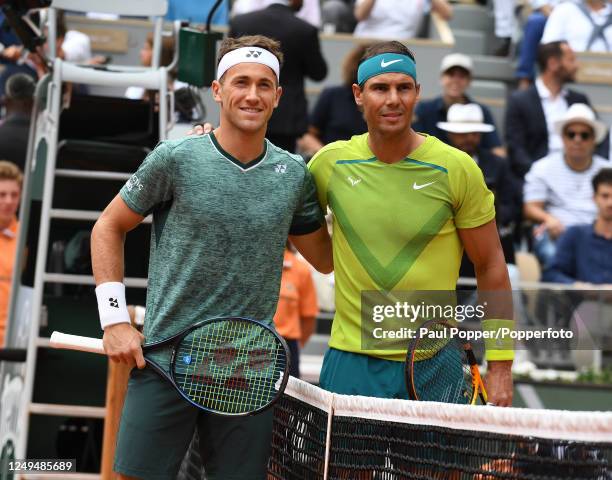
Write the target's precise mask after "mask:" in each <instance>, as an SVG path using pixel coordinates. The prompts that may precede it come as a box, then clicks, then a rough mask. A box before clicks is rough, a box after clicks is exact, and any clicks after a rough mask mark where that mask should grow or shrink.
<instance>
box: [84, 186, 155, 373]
mask: <svg viewBox="0 0 612 480" xmlns="http://www.w3.org/2000/svg"><path fill="white" fill-rule="evenodd" d="M143 219H144V217H142V216H141V215H138V214H137V213H135V212H134V211H132V210H131V209H130V208H129V207H128V206H127V205H126V204H125V202H124V201H123V199H122V198H121V197H120V196H119V195H117V196H116V197H115V198H114V199H113V200H112V201H111V203H110V204H109V205H108V206H107V207H106V209H105V210H104V212H102V215H100V218H99V219H98V221H97V222H96V224H95V225H94V228H93V230H92V232H91V262H92V267H93V272H94V279H95V281H96V285H100V284H102V283H105V282H123V273H124V269H123V247H124V243H125V234H126V233H127V232H129V231H130V230H132V229H134V228H136V226H138V224H140V223H141V222H142V221H143ZM143 339H144V337H143V336H142V334H141V333H140V332H138V331H137V330H136V329H135V328H133V327H132V326H131V325H130V324H127V323H117V324H115V325H109V326H107V327H106V328H105V329H104V339H103V340H104V350H105V351H106V353H107V355H108V356H109V357H110V358H111V359H112V360H113V361H115V362H123V363H126V364H133V363H134V362H135V363H136V365H137V366H138V368H144V366H145V361H144V357H143V355H142V348H141V344H142V341H143Z"/></svg>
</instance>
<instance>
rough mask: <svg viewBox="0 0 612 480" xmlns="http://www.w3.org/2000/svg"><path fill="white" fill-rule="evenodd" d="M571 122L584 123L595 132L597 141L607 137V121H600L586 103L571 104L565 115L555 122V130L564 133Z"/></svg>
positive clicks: (560, 133)
mask: <svg viewBox="0 0 612 480" xmlns="http://www.w3.org/2000/svg"><path fill="white" fill-rule="evenodd" d="M570 123H584V124H585V125H588V126H589V127H591V128H592V129H593V132H595V143H600V142H601V141H602V140H603V139H604V138H605V137H606V131H607V130H608V128H607V127H606V124H605V123H602V122H600V121H599V120H597V118H596V117H595V112H593V110H592V109H591V107H589V106H588V105H587V104H585V103H574V104H573V105H570V107H569V108H568V109H567V112H565V115H563V117H561V118H560V119H559V120H557V121H555V122H554V127H555V131H556V132H557V133H558V134H559V135H563V130H564V129H565V126H566V125H568V124H570Z"/></svg>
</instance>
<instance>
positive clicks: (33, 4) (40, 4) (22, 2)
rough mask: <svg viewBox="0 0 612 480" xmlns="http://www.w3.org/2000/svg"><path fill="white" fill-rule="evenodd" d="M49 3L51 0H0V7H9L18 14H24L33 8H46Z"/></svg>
mask: <svg viewBox="0 0 612 480" xmlns="http://www.w3.org/2000/svg"><path fill="white" fill-rule="evenodd" d="M50 5H51V0H0V7H2V8H3V9H4V8H6V7H9V8H11V9H12V10H14V11H15V12H16V13H18V14H25V13H26V12H27V11H28V10H32V9H34V8H47V7H49V6H50Z"/></svg>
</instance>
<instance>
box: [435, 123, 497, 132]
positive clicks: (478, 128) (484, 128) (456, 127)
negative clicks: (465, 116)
mask: <svg viewBox="0 0 612 480" xmlns="http://www.w3.org/2000/svg"><path fill="white" fill-rule="evenodd" d="M436 126H437V127H438V128H439V129H440V130H444V131H446V132H451V133H489V132H492V131H493V130H495V127H494V126H493V125H489V124H488V123H450V122H438V123H437V124H436Z"/></svg>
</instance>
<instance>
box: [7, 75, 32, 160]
mask: <svg viewBox="0 0 612 480" xmlns="http://www.w3.org/2000/svg"><path fill="white" fill-rule="evenodd" d="M35 88H36V85H35V83H34V80H33V79H32V77H30V76H29V75H26V74H25V73H16V74H15V75H13V76H11V77H10V78H9V79H8V81H7V82H6V91H5V94H4V97H3V99H2V102H3V104H4V107H5V108H6V117H5V118H4V120H3V121H2V122H1V123H0V158H3V159H6V160H9V161H11V162H13V163H15V164H16V165H17V166H18V167H19V168H20V169H21V170H23V169H24V168H25V163H26V155H27V151H28V135H29V132H30V117H31V115H32V105H33V103H34V89H35Z"/></svg>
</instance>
